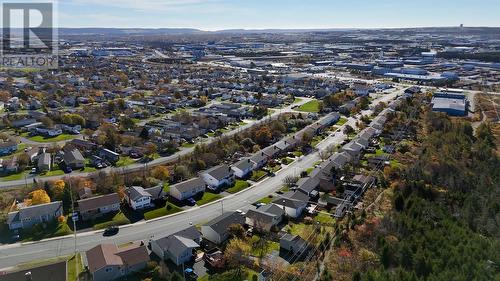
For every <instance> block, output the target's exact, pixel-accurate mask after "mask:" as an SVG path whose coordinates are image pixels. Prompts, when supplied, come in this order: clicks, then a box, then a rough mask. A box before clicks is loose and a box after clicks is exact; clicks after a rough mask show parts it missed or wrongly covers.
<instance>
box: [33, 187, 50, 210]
mask: <svg viewBox="0 0 500 281" xmlns="http://www.w3.org/2000/svg"><path fill="white" fill-rule="evenodd" d="M29 197H30V200H31V202H30V205H32V206H34V205H40V204H47V203H50V197H49V195H48V194H47V192H45V190H43V189H37V190H34V191H32V192H30V194H29Z"/></svg>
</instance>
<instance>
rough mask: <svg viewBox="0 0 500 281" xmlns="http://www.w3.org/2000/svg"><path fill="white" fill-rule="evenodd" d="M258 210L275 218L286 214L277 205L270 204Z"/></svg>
mask: <svg viewBox="0 0 500 281" xmlns="http://www.w3.org/2000/svg"><path fill="white" fill-rule="evenodd" d="M258 210H259V211H261V212H265V213H268V214H273V215H275V216H282V215H283V214H284V212H283V209H282V208H280V207H278V206H276V205H275V204H268V205H265V206H262V207H260V208H259V209H258Z"/></svg>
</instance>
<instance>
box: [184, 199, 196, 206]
mask: <svg viewBox="0 0 500 281" xmlns="http://www.w3.org/2000/svg"><path fill="white" fill-rule="evenodd" d="M186 201H187V204H188V205H189V206H194V205H196V200H194V199H193V198H188V199H187V200H186Z"/></svg>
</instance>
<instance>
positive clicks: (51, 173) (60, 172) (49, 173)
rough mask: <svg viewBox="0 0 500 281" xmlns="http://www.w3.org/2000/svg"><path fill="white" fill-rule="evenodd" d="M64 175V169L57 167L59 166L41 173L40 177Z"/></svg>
mask: <svg viewBox="0 0 500 281" xmlns="http://www.w3.org/2000/svg"><path fill="white" fill-rule="evenodd" d="M60 175H64V171H63V170H61V169H59V167H58V168H57V169H55V170H51V171H47V172H46V173H44V174H43V175H42V174H41V175H40V177H50V176H60Z"/></svg>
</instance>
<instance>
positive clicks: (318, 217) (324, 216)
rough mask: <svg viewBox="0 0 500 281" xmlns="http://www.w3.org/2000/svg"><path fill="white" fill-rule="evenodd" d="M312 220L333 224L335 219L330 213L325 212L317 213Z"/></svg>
mask: <svg viewBox="0 0 500 281" xmlns="http://www.w3.org/2000/svg"><path fill="white" fill-rule="evenodd" d="M314 220H315V221H317V222H319V223H324V224H333V223H335V219H334V218H332V216H331V215H329V214H325V213H318V214H317V215H316V217H314Z"/></svg>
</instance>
